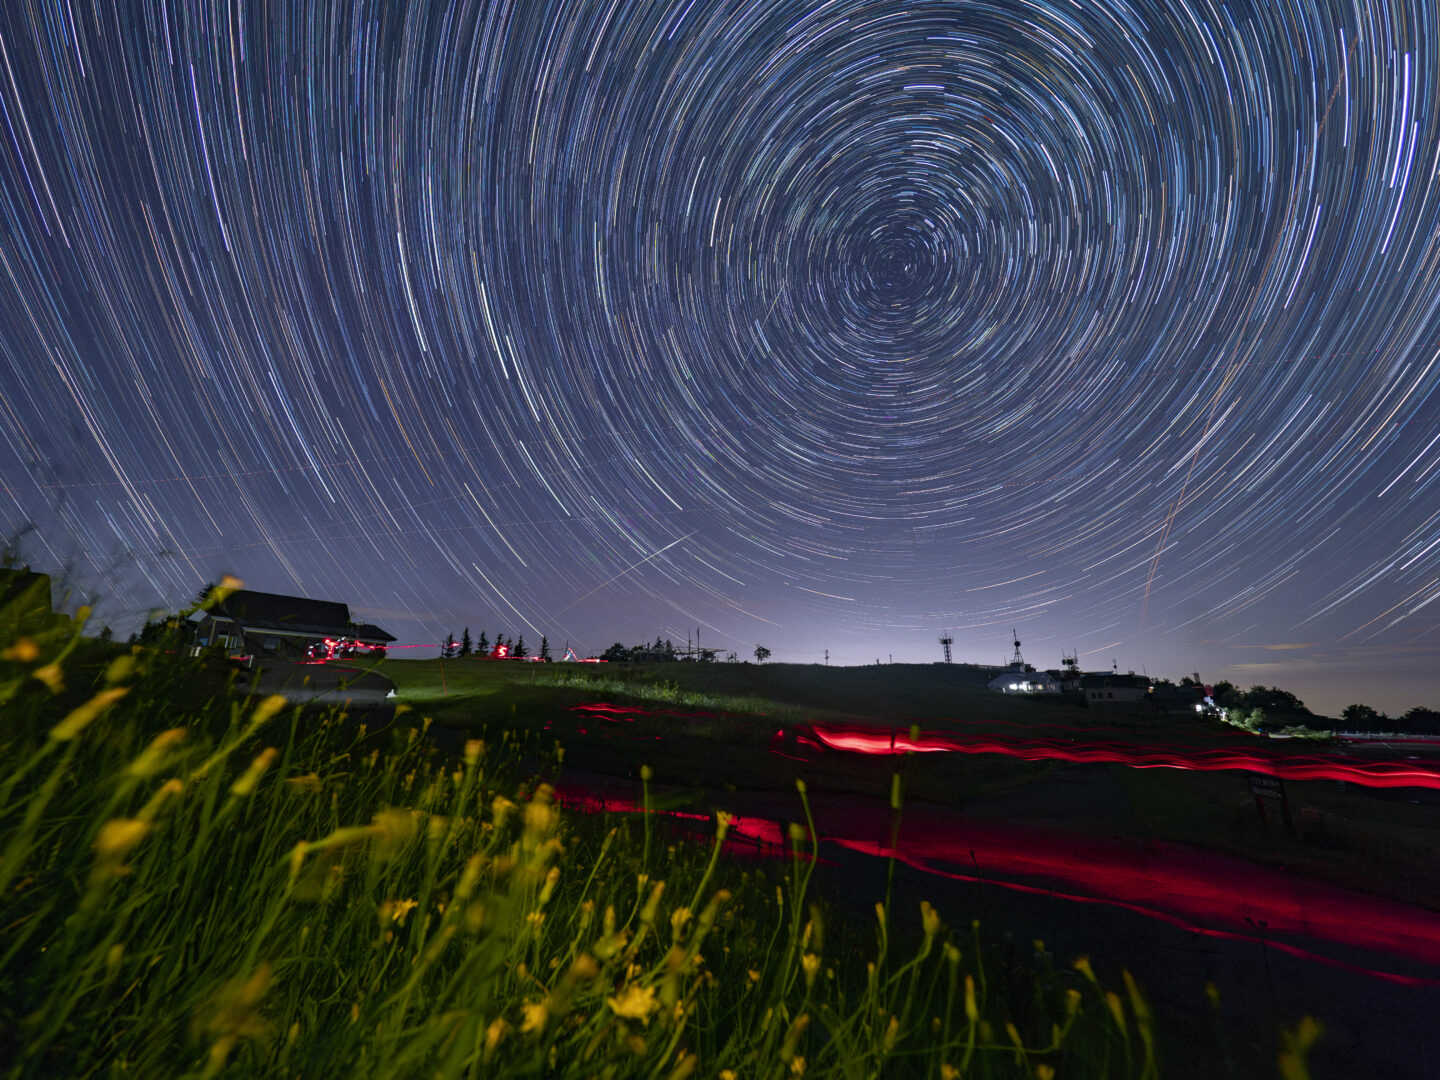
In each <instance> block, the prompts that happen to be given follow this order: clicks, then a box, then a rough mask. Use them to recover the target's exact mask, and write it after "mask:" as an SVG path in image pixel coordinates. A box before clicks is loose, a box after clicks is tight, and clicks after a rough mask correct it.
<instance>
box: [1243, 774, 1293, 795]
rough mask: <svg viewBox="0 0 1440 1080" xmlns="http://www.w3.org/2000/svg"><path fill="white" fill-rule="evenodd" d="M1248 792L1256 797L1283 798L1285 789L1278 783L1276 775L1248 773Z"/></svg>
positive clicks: (1278, 779)
mask: <svg viewBox="0 0 1440 1080" xmlns="http://www.w3.org/2000/svg"><path fill="white" fill-rule="evenodd" d="M1250 794H1251V795H1254V796H1255V797H1256V798H1257V799H1283V798H1285V789H1284V788H1283V787H1281V785H1280V778H1279V777H1278V776H1266V775H1265V774H1264V773H1251V774H1250Z"/></svg>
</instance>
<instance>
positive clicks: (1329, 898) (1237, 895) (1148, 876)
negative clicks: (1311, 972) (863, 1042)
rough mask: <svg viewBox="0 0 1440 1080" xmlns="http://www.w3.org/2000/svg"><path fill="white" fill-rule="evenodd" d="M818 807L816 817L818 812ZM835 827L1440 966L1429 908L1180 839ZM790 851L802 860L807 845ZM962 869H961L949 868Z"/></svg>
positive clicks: (743, 846) (939, 824)
mask: <svg viewBox="0 0 1440 1080" xmlns="http://www.w3.org/2000/svg"><path fill="white" fill-rule="evenodd" d="M557 798H558V799H559V800H560V801H561V802H562V803H563V804H564V805H565V806H567V807H569V808H571V809H575V810H578V811H580V812H582V813H600V812H611V813H624V814H643V813H647V812H648V813H651V814H655V815H657V816H659V817H664V818H667V819H670V820H673V821H676V822H678V823H680V824H681V825H682V826H684V827H687V828H693V829H694V830H695V831H696V832H697V833H700V834H702V835H703V834H708V835H713V834H714V828H715V819H714V817H713V816H711V815H709V814H700V813H695V812H693V811H674V810H671V811H663V810H649V811H647V810H646V809H645V808H644V807H643V806H641V805H639V804H637V803H635V802H634V801H632V800H628V799H612V798H602V797H601V796H598V795H595V794H593V793H591V792H589V791H586V790H584V789H582V788H575V787H569V786H566V787H563V788H562V789H561V790H560V791H559V792H557ZM817 813H819V814H820V816H821V818H822V824H823V823H824V817H825V814H824V812H823V809H821V808H817ZM835 824H837V825H838V826H839V828H838V832H840V833H842V834H848V835H836V834H834V833H830V832H827V833H824V834H823V840H824V841H825V842H827V843H833V844H835V845H836V846H837V847H841V848H844V849H846V850H847V851H852V852H855V853H857V854H861V855H867V856H871V857H874V858H886V857H892V856H893V857H894V858H895V859H897V860H898V861H900V862H902V863H904V864H905V865H907V866H910V867H913V868H914V869H916V870H918V871H920V872H922V873H925V874H930V875H932V876H935V877H939V878H945V879H947V880H951V881H958V882H965V883H969V884H974V885H978V886H980V887H982V888H1000V889H1006V890H1009V891H1013V892H1019V893H1026V894H1029V895H1033V896H1043V897H1047V898H1050V899H1055V900H1068V901H1070V902H1072V903H1077V904H1101V905H1105V906H1108V907H1115V908H1120V909H1123V910H1126V911H1130V912H1133V913H1135V914H1137V915H1140V916H1143V917H1145V918H1150V919H1157V920H1159V921H1161V922H1164V923H1167V924H1169V925H1171V926H1175V927H1178V928H1180V929H1182V930H1186V931H1188V932H1191V933H1194V934H1197V935H1200V936H1203V937H1208V938H1213V939H1217V940H1229V941H1243V942H1255V941H1256V940H1257V933H1256V927H1257V926H1259V927H1263V928H1264V942H1265V945H1266V946H1267V947H1268V948H1272V949H1276V950H1278V951H1279V952H1282V953H1285V954H1286V955H1288V956H1293V957H1295V958H1297V959H1300V960H1304V961H1307V962H1313V963H1318V964H1325V965H1327V966H1330V967H1335V968H1340V969H1343V970H1346V971H1352V972H1355V973H1357V974H1361V975H1365V976H1367V977H1370V978H1375V979H1381V980H1384V981H1386V982H1390V983H1395V984H1397V985H1401V986H1415V987H1420V986H1429V987H1434V986H1440V978H1427V977H1422V976H1416V975H1408V974H1402V973H1398V972H1393V971H1384V970H1381V969H1379V968H1376V967H1370V966H1366V965H1364V964H1356V963H1351V962H1349V961H1347V960H1344V959H1341V958H1338V957H1334V956H1327V955H1325V954H1323V953H1320V952H1317V951H1315V948H1314V947H1309V948H1307V947H1305V946H1304V945H1302V944H1297V942H1306V943H1315V944H1316V945H1318V944H1319V943H1322V942H1323V943H1330V944H1334V945H1339V946H1342V947H1347V948H1361V949H1367V950H1371V951H1373V952H1378V953H1383V954H1387V955H1390V956H1397V957H1402V958H1405V959H1407V960H1410V961H1412V962H1419V963H1423V964H1428V965H1435V966H1436V967H1440V914H1437V913H1435V912H1430V911H1424V910H1421V909H1419V908H1412V907H1407V906H1406V905H1404V904H1399V903H1395V902H1393V901H1388V900H1384V899H1382V898H1380V897H1374V896H1368V895H1366V894H1363V893H1354V892H1350V891H1348V890H1345V889H1342V888H1339V887H1337V886H1333V885H1329V884H1326V883H1325V882H1321V881H1314V880H1307V879H1304V878H1296V877H1293V876H1291V875H1289V874H1286V873H1285V872H1283V871H1278V870H1272V869H1269V868H1267V867H1262V866H1255V865H1253V864H1251V863H1246V862H1243V861H1241V860H1238V859H1233V858H1230V857H1229V856H1225V855H1220V854H1215V853H1210V852H1202V851H1196V850H1194V849H1192V848H1188V847H1185V846H1183V845H1180V844H1169V843H1148V844H1137V843H1127V842H1125V841H1123V840H1114V839H1108V838H1103V837H1085V836H1080V835H1076V834H1074V833H1068V832H1062V831H1055V830H1041V829H1035V828H1030V827H1026V826H1024V825H1019V824H1014V823H990V822H977V821H973V820H964V819H956V818H953V817H943V816H942V817H933V818H927V817H923V816H916V815H911V816H910V817H908V818H907V819H906V821H905V824H904V828H903V832H902V836H901V839H900V843H899V846H898V847H896V848H893V849H892V848H891V847H890V846H889V842H888V839H881V838H878V837H880V836H881V835H882V834H884V833H888V829H889V815H888V813H886V812H884V811H883V810H879V811H877V812H875V813H864V814H863V815H862V814H856V813H853V812H852V813H850V814H848V815H846V819H845V820H843V821H841V822H836V823H835ZM806 848H807V849H808V843H807V844H806ZM725 849H726V851H727V852H732V853H734V854H739V855H770V856H773V857H776V858H780V857H785V856H787V855H789V854H791V852H790V851H789V850H788V849H787V847H786V835H785V832H784V830H782V828H781V826H780V823H778V822H775V821H771V820H769V819H767V818H760V817H751V816H736V817H735V818H734V819H733V820H732V822H731V825H730V829H729V832H728V834H727V836H726V840H725ZM800 854H801V855H802V857H808V850H802V851H801V852H800ZM825 861H827V862H828V861H829V860H825ZM972 865H978V867H979V871H980V873H979V874H978V875H977V874H976V873H974V872H973V871H971V870H970V869H969V868H970V867H971V866H972ZM962 866H963V867H965V868H966V869H965V870H963V871H962V870H959V869H956V868H957V867H962ZM1015 879H1019V880H1015ZM1057 886H1058V887H1057Z"/></svg>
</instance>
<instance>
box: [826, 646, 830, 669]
mask: <svg viewBox="0 0 1440 1080" xmlns="http://www.w3.org/2000/svg"><path fill="white" fill-rule="evenodd" d="M825 666H826V667H829V666H830V650H829V649H826V650H825Z"/></svg>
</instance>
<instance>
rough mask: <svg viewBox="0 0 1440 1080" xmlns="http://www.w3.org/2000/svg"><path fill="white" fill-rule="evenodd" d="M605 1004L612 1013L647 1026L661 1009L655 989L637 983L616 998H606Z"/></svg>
mask: <svg viewBox="0 0 1440 1080" xmlns="http://www.w3.org/2000/svg"><path fill="white" fill-rule="evenodd" d="M605 1004H606V1005H609V1006H610V1011H611V1012H613V1013H614V1014H615V1015H616V1016H620V1017H624V1018H625V1019H627V1020H640V1021H642V1022H644V1023H646V1024H648V1023H650V1015H651V1014H652V1013H653V1012H654V1011H655V1010H656V1009H658V1008H659V1007H660V1006H659V1003H658V1002H656V1000H655V988H654V987H653V986H639V985H638V984H636V983H631V984H630V985H629V986H627V987H625V989H623V990H622V991H620V993H618V994H616V995H615V996H614V997H608V998H606V999H605Z"/></svg>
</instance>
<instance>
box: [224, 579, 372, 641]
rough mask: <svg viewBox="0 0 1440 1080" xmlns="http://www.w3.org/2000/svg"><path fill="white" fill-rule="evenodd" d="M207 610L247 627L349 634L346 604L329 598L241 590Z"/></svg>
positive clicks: (347, 606) (337, 634) (348, 613)
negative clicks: (319, 598)
mask: <svg viewBox="0 0 1440 1080" xmlns="http://www.w3.org/2000/svg"><path fill="white" fill-rule="evenodd" d="M210 613H211V615H212V616H214V617H216V618H228V619H234V620H235V621H236V622H238V623H239V624H240V625H242V626H244V627H246V628H247V629H255V630H264V629H273V630H290V631H292V632H293V631H299V632H302V633H314V634H331V635H334V636H337V637H338V636H341V635H344V634H348V633H350V608H349V605H347V604H338V603H335V602H334V601H331V600H311V599H309V598H308V597H304V596H281V595H279V594H278V593H263V592H252V591H250V590H249V589H240V590H238V591H236V592H233V593H231V594H230V595H229V596H227V597H226V598H225V599H224V600H222V601H221V602H220V603H218V604H216V605H215V606H214V607H213V608H212V609H211V611H210ZM377 629H378V628H377ZM392 640H393V639H392Z"/></svg>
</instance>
